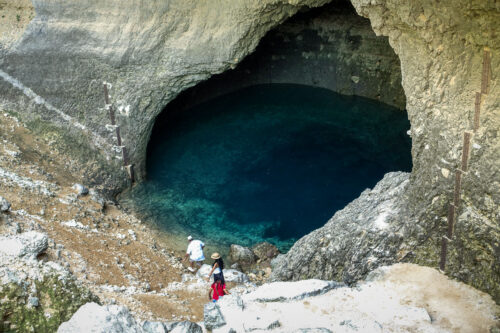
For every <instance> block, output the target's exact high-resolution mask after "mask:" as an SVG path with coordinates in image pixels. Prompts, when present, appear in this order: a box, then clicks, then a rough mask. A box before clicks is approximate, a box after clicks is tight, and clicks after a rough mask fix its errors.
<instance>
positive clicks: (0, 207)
mask: <svg viewBox="0 0 500 333" xmlns="http://www.w3.org/2000/svg"><path fill="white" fill-rule="evenodd" d="M8 211H10V202H8V201H7V199H5V198H4V197H1V196H0V212H8Z"/></svg>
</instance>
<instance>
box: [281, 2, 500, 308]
mask: <svg viewBox="0 0 500 333" xmlns="http://www.w3.org/2000/svg"><path fill="white" fill-rule="evenodd" d="M353 4H354V6H355V8H356V10H357V11H358V13H360V14H361V15H363V16H366V17H368V18H370V21H371V23H372V27H373V29H374V30H375V32H376V33H377V34H383V35H387V36H389V42H390V43H391V45H392V47H393V48H394V50H395V51H396V53H397V54H398V56H399V58H400V59H401V70H402V75H403V87H404V89H405V92H406V97H407V110H408V115H409V118H410V122H411V126H412V128H411V133H410V134H411V137H412V156H413V170H412V173H411V175H410V179H409V185H408V189H407V190H406V191H405V195H402V196H401V197H400V198H399V199H398V205H404V206H405V207H406V208H405V210H404V211H402V213H399V214H398V219H399V220H400V221H405V220H406V221H407V222H408V221H411V220H412V219H414V223H411V224H410V225H408V226H409V228H408V229H406V228H405V229H403V230H404V237H403V238H402V239H401V240H400V241H398V242H397V243H399V246H400V250H401V252H400V253H399V254H398V256H395V257H393V258H392V260H409V261H412V262H417V263H421V264H425V265H431V266H435V267H437V266H438V262H439V257H440V251H441V250H440V249H441V242H442V236H443V235H446V228H447V216H448V212H449V204H450V203H453V202H455V203H457V205H456V208H455V224H454V233H453V237H452V241H451V242H449V243H448V248H449V253H448V255H447V266H446V271H447V272H449V273H450V274H451V275H452V276H454V277H457V278H459V279H461V280H463V281H466V282H468V283H471V284H472V285H474V286H476V287H478V288H480V289H483V290H487V291H489V292H490V293H492V294H493V296H494V298H495V299H496V300H498V299H500V289H498V286H499V285H500V280H499V279H500V265H499V260H498V249H499V245H500V244H499V239H500V205H499V203H500V187H499V185H500V183H499V177H498V175H499V174H500V163H499V158H500V154H499V152H500V140H498V128H499V125H500V108H499V102H500V101H499V99H498V97H497V96H498V92H499V86H498V69H499V67H500V66H499V59H498V51H499V46H500V43H499V36H498V35H497V34H496V33H495V30H496V28H495V23H494V22H496V21H498V19H499V18H500V12H499V11H498V8H497V7H495V6H494V5H493V4H492V3H487V2H468V1H461V2H455V1H454V2H451V1H449V2H440V3H439V4H438V3H435V2H432V1H419V2H418V3H413V2H404V1H353ZM485 53H486V54H485ZM485 58H490V59H491V63H490V64H489V61H488V60H487V59H486V60H484V59H485ZM481 92H482V93H481ZM476 96H478V99H477V101H478V102H477V103H476V102H475V101H476V98H477V97H476ZM475 115H478V118H477V119H478V121H475ZM465 132H469V133H472V139H471V141H470V144H469V146H468V145H467V144H465V143H464V135H465V134H464V133H465ZM464 146H465V148H466V149H464V150H463V147H464ZM463 151H465V155H467V154H469V159H468V160H467V159H465V165H464V162H463V161H464V158H463V156H464V153H463ZM457 169H459V170H462V171H456V170H457ZM463 171H465V172H463ZM456 174H460V176H458V177H460V178H459V181H458V182H457V178H458V177H457V176H456ZM457 199H458V200H457ZM379 208H382V207H378V208H377V210H378V209H379ZM377 210H375V211H372V212H371V213H370V215H371V216H372V217H373V216H375V215H377ZM403 212H404V213H403ZM333 220H335V217H334V218H333ZM354 221H355V220H353V221H351V222H354ZM375 222H376V220H375ZM407 222H405V223H407ZM373 223H374V222H370V219H364V220H363V224H364V226H363V228H368V229H369V228H373V227H375V225H374V224H373ZM400 223H401V222H400ZM329 224H330V226H329ZM329 224H327V226H325V227H324V228H323V231H325V230H326V229H328V228H332V226H331V223H329ZM317 232H321V231H317ZM306 237H308V236H306ZM352 237H357V236H348V237H347V239H348V240H347V242H351V241H353V240H352V239H351V238H352ZM368 239H369V238H368ZM304 242H306V243H307V244H308V246H313V247H315V249H317V250H318V251H319V250H320V249H321V245H320V244H318V243H309V242H307V241H305V240H304V239H303V240H299V241H298V242H297V244H296V247H297V249H298V248H299V244H302V245H304ZM384 243H385V244H386V245H382V246H375V244H374V247H373V248H372V250H373V251H380V253H379V254H376V255H375V258H376V260H378V259H383V258H384V257H385V253H386V252H385V251H393V249H391V247H390V246H389V245H388V243H391V242H387V241H384V242H383V243H382V244H384ZM314 244H316V245H314ZM362 245H367V244H366V243H363V244H362ZM292 250H293V249H292ZM293 252H294V251H290V254H289V255H288V256H289V257H288V260H290V261H291V262H293V261H294V260H295V258H294V257H293V256H292V255H291V253H293ZM297 258H299V257H297ZM367 259H368V258H365V260H367ZM285 261H286V260H284V261H283V262H285ZM315 264H316V263H315V262H314V261H313V262H312V263H311V264H307V263H306V264H305V265H306V266H307V267H308V268H309V269H310V271H309V272H313V271H314V272H315V273H308V275H309V276H310V277H313V276H314V277H315V276H321V275H322V274H324V273H322V270H321V269H319V268H318V269H316V270H315V269H313V266H312V265H315ZM329 264H330V265H335V261H331V262H329ZM280 266H281V267H282V268H284V269H285V270H286V267H287V266H286V264H285V265H283V264H281V265H280ZM349 267H351V266H350V263H349V262H347V263H345V264H341V265H340V266H337V267H336V268H335V269H332V274H331V275H330V276H329V277H334V276H337V274H340V275H345V274H349V273H346V270H347V271H349ZM360 267H363V265H361V266H360ZM304 269H305V268H304ZM360 269H361V270H362V268H360ZM333 272H336V273H333ZM359 272H360V271H357V273H359ZM295 274H297V273H295ZM323 278H326V277H325V276H324V275H323Z"/></svg>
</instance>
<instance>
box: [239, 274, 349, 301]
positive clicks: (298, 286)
mask: <svg viewBox="0 0 500 333" xmlns="http://www.w3.org/2000/svg"><path fill="white" fill-rule="evenodd" d="M341 286H343V285H342V284H340V283H337V282H333V281H322V280H316V279H311V280H302V281H295V282H272V283H266V284H264V285H262V286H260V287H259V288H257V289H256V290H255V291H253V292H251V293H249V294H246V295H244V296H243V300H244V301H246V302H249V301H256V302H277V301H288V300H299V299H303V298H306V297H310V296H315V295H320V294H324V293H326V292H327V291H329V290H331V289H334V288H338V287H341Z"/></svg>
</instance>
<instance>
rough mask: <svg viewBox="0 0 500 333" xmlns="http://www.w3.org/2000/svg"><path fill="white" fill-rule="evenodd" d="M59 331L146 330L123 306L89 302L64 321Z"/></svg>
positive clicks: (112, 332)
mask: <svg viewBox="0 0 500 333" xmlns="http://www.w3.org/2000/svg"><path fill="white" fill-rule="evenodd" d="M57 332H58V333H74V332H94V333H115V332H116V333H136V332H137V333H139V332H140V333H142V332H144V330H143V329H142V327H140V326H139V325H138V324H137V323H136V321H135V319H134V318H133V317H132V315H131V314H130V313H129V312H128V310H127V308H125V307H123V306H118V305H108V306H101V305H99V304H97V303H87V304H84V305H82V306H81V307H80V309H78V311H76V312H75V313H74V314H73V316H72V317H71V319H70V320H68V321H67V322H64V323H62V324H61V326H59V328H58V329H57Z"/></svg>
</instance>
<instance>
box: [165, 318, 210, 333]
mask: <svg viewBox="0 0 500 333" xmlns="http://www.w3.org/2000/svg"><path fill="white" fill-rule="evenodd" d="M168 332H169V333H202V332H203V329H202V328H201V326H200V325H198V324H196V323H193V322H191V321H180V322H178V323H175V324H174V325H173V326H172V328H171V330H170V331H168Z"/></svg>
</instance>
